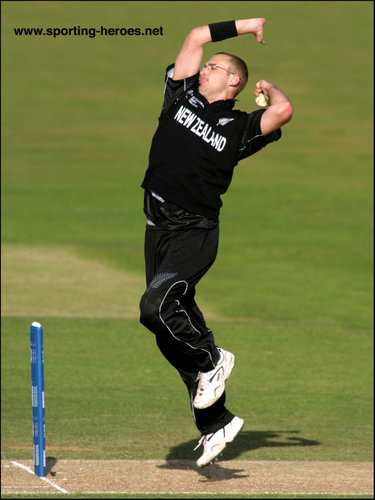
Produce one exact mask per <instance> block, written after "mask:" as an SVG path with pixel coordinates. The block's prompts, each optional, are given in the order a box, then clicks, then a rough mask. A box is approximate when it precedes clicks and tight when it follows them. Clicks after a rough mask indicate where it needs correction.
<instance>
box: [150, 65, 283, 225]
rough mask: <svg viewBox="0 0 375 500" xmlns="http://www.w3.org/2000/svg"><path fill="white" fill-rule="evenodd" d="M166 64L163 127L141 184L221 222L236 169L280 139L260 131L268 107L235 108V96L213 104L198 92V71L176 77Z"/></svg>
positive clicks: (157, 132) (161, 120)
mask: <svg viewBox="0 0 375 500" xmlns="http://www.w3.org/2000/svg"><path fill="white" fill-rule="evenodd" d="M173 71H174V64H172V65H170V66H168V68H167V73H166V78H165V88H164V103H163V107H162V110H161V114H160V116H159V126H158V128H157V130H156V132H155V135H154V137H153V139H152V144H151V149H150V154H149V166H148V169H147V171H146V174H145V177H144V180H143V182H142V187H143V188H145V189H146V190H149V191H152V192H154V193H156V194H157V195H158V196H160V197H162V198H163V199H165V200H167V201H169V202H171V203H173V204H175V205H177V206H178V207H181V208H183V209H184V210H186V211H188V212H189V213H192V214H199V215H202V216H204V217H207V218H209V219H211V220H213V221H218V217H219V212H220V208H221V206H222V201H221V198H220V197H221V195H222V194H224V193H225V192H226V191H227V189H228V187H229V185H230V182H231V180H232V176H233V169H234V167H235V166H236V165H237V164H238V162H239V161H240V160H242V159H243V158H247V157H248V156H251V155H253V154H254V153H256V152H257V151H259V150H260V149H262V148H264V147H265V146H266V145H267V144H268V143H270V142H274V141H277V140H279V138H280V137H281V130H280V129H278V130H276V131H275V132H272V133H271V134H268V135H265V136H264V135H262V133H261V130H260V119H261V117H262V114H263V113H264V112H265V109H260V110H257V111H254V112H252V113H250V114H249V113H246V112H244V111H238V110H234V109H233V107H234V104H235V100H234V99H227V100H223V101H216V102H213V103H211V104H210V103H209V102H208V101H207V99H206V98H205V97H204V96H203V95H201V94H200V93H199V92H198V85H199V73H197V74H195V75H193V76H191V77H189V78H185V79H183V80H173Z"/></svg>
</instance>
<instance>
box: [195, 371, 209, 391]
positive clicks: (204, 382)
mask: <svg viewBox="0 0 375 500" xmlns="http://www.w3.org/2000/svg"><path fill="white" fill-rule="evenodd" d="M209 385H210V382H209V375H207V374H206V373H201V375H200V378H199V386H198V392H199V395H200V396H201V395H202V394H203V392H204V390H205V389H206V387H207V386H209Z"/></svg>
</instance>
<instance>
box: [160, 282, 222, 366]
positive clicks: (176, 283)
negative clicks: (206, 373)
mask: <svg viewBox="0 0 375 500" xmlns="http://www.w3.org/2000/svg"><path fill="white" fill-rule="evenodd" d="M179 283H185V284H186V288H185V291H184V293H183V294H182V295H185V293H186V292H187V289H188V287H189V285H188V283H187V281H184V280H181V281H176V282H175V283H173V285H171V286H170V287H169V288H168V291H167V293H166V294H165V295H164V297H163V300H162V301H161V304H160V306H159V318H160V320H161V322H162V323H163V325H165V326H166V328H167V329H168V331H169V333H170V334H171V335H172V337H173V338H175V339H176V340H178V341H179V342H184V344H186V345H188V346H189V347H191V348H192V349H200V350H202V351H204V352H207V354H208V355H209V356H210V359H211V362H212V364H213V365H214V366H215V363H214V362H213V359H212V357H211V354H210V352H209V351H207V350H206V349H203V348H202V347H194V346H192V345H191V344H189V342H185V341H184V340H181V339H179V338H177V337H176V336H175V335H174V334H173V332H172V330H171V329H170V328H169V326H168V325H167V324H166V322H165V321H164V320H163V318H162V316H161V308H162V306H163V304H164V301H165V299H166V297H167V295H168V293H169V292H170V291H171V290H172V288H173V287H174V286H175V285H178V284H179ZM185 312H186V311H185ZM186 314H187V313H186ZM189 321H190V318H189ZM190 323H191V321H190ZM193 328H194V327H193Z"/></svg>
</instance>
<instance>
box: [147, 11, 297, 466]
mask: <svg viewBox="0 0 375 500" xmlns="http://www.w3.org/2000/svg"><path fill="white" fill-rule="evenodd" d="M264 23H265V19H263V18H255V19H243V20H236V21H225V22H216V23H211V24H208V25H206V26H200V27H197V28H194V29H193V30H192V31H190V33H189V34H188V35H187V36H186V38H185V40H184V43H183V45H182V48H181V50H180V52H179V53H178V55H177V58H176V60H175V63H174V64H171V65H170V66H168V68H167V71H166V77H165V84H164V102H163V106H162V109H161V114H160V116H159V124H158V127H157V130H156V132H155V135H154V137H153V139H152V144H151V150H150V154H149V165H148V168H147V171H146V174H145V177H144V180H143V183H142V187H143V188H144V194H145V196H144V211H145V214H146V217H147V224H146V235H145V261H146V282H147V289H146V291H145V293H144V295H143V296H142V298H141V302H140V312H141V315H140V321H141V323H142V324H143V325H144V326H145V327H147V328H148V329H149V330H150V331H151V332H153V333H154V334H155V337H156V342H157V345H158V347H159V349H160V351H161V353H162V354H163V355H164V356H165V358H166V359H167V360H168V361H169V363H171V364H172V365H173V366H174V367H175V368H176V369H177V370H178V372H179V374H180V376H181V378H182V380H183V381H184V383H185V384H186V386H187V388H188V392H189V396H190V404H191V410H192V414H193V418H194V421H195V424H196V426H197V428H198V430H199V431H200V433H201V438H200V441H199V443H198V446H199V445H201V444H202V445H203V454H202V456H201V457H200V458H199V459H198V460H197V465H198V467H203V466H205V465H208V464H209V463H211V462H212V461H214V460H215V459H216V457H217V456H218V455H219V454H220V453H221V452H222V451H223V449H224V448H225V446H226V444H227V443H229V442H231V441H233V439H234V438H235V437H236V435H237V434H238V433H239V431H240V430H241V428H242V427H243V425H244V421H243V419H241V418H240V417H238V416H235V415H234V414H233V413H231V412H230V411H229V410H228V409H227V408H226V406H225V381H226V380H227V379H228V377H229V376H230V374H231V372H232V369H233V366H234V362H235V357H234V355H233V354H232V353H231V352H229V351H226V350H224V349H223V348H222V347H218V346H217V345H216V344H215V339H214V335H213V333H212V331H211V330H210V328H209V327H208V326H207V325H206V322H205V319H204V317H203V314H202V312H201V311H200V309H199V308H198V305H197V304H196V302H195V300H194V296H195V287H196V285H197V283H198V282H199V280H200V279H201V278H202V277H203V276H204V274H205V273H206V272H207V271H208V269H209V268H210V267H211V266H212V264H213V262H214V260H215V257H216V254H217V248H218V236H219V212H220V208H221V206H222V201H221V195H223V194H224V193H225V192H226V191H227V189H228V187H229V185H230V182H231V179H232V175H233V170H234V167H235V166H236V165H237V164H238V162H239V161H240V160H243V159H244V158H247V157H249V156H251V155H253V154H254V153H256V152H257V151H259V150H261V149H262V148H264V147H265V146H266V145H267V144H269V143H271V142H275V141H278V140H279V139H280V137H281V130H280V127H282V126H283V125H284V124H286V123H287V122H288V121H289V120H290V119H291V117H292V113H293V108H292V104H291V102H290V100H289V99H288V97H287V96H286V95H285V94H284V92H282V91H281V90H280V89H279V88H277V87H276V86H275V85H273V84H272V83H270V82H268V81H266V80H260V81H259V82H258V83H257V84H256V85H255V91H254V94H255V96H259V95H260V94H261V93H263V94H264V97H265V98H266V99H267V101H268V103H269V106H268V107H267V108H264V109H257V110H256V111H254V112H252V113H250V114H249V113H246V112H243V111H239V110H236V109H233V108H234V106H235V101H236V99H235V97H236V96H237V95H238V94H239V93H240V92H241V91H242V90H243V89H244V87H245V85H246V83H247V79H248V71H247V66H246V63H245V62H244V61H243V60H242V59H241V58H239V57H237V56H235V55H233V54H229V53H226V52H218V53H216V54H214V55H213V56H212V57H211V58H210V59H209V60H208V61H207V62H205V63H204V64H203V66H202V59H203V47H204V46H205V45H206V44H207V43H211V42H218V41H220V40H224V39H227V38H232V37H237V36H238V35H247V34H251V35H252V36H254V37H255V39H256V41H257V42H259V43H260V44H262V45H264V44H265V42H264V40H263V25H264Z"/></svg>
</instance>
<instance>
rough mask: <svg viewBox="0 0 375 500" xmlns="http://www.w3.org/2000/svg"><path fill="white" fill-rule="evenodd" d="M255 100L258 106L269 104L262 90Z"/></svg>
mask: <svg viewBox="0 0 375 500" xmlns="http://www.w3.org/2000/svg"><path fill="white" fill-rule="evenodd" d="M255 102H256V104H257V106H259V107H260V108H267V107H268V105H269V102H268V101H267V99H266V98H265V96H264V94H263V92H261V93H260V94H259V95H258V97H256V98H255Z"/></svg>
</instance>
